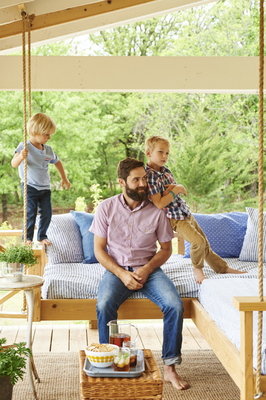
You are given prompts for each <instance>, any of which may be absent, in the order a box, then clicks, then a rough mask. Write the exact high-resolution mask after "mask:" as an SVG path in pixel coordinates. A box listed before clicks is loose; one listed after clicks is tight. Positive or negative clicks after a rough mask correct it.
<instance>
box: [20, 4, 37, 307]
mask: <svg viewBox="0 0 266 400" xmlns="http://www.w3.org/2000/svg"><path fill="white" fill-rule="evenodd" d="M21 16H22V63H23V127H24V149H27V105H26V103H27V86H26V39H25V36H26V23H27V25H28V99H29V108H28V115H29V118H30V117H31V24H32V21H33V20H34V15H31V16H29V17H27V13H26V12H25V11H22V12H21ZM23 221H24V225H23V230H24V245H26V243H27V158H25V159H24V213H23ZM26 272H27V266H26V265H24V268H23V274H24V275H26ZM26 307H27V302H26V296H25V293H24V292H23V307H22V310H21V311H22V313H25V312H26Z"/></svg>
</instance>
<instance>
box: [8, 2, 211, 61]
mask: <svg viewBox="0 0 266 400" xmlns="http://www.w3.org/2000/svg"><path fill="white" fill-rule="evenodd" d="M215 1H217V0H105V1H101V0H24V2H23V4H21V3H19V2H18V0H1V1H0V54H8V53H10V52H14V51H17V50H18V49H21V29H22V23H21V15H20V10H21V9H24V10H25V11H26V12H27V14H28V15H32V14H34V15H35V19H34V21H33V26H32V45H33V46H34V45H42V44H47V43H51V42H54V41H59V40H65V39H67V38H71V37H75V36H80V35H83V34H87V33H92V32H96V31H99V30H103V29H108V28H110V27H115V26H119V25H125V24H128V23H132V22H136V21H141V20H144V19H147V18H151V17H155V16H160V15H163V14H168V13H172V12H175V11H178V10H184V9H187V8H191V7H196V6H200V5H203V4H207V3H213V2H215Z"/></svg>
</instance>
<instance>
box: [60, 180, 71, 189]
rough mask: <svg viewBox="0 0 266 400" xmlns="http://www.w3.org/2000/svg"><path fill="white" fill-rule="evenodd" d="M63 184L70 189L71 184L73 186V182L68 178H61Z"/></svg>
mask: <svg viewBox="0 0 266 400" xmlns="http://www.w3.org/2000/svg"><path fill="white" fill-rule="evenodd" d="M61 186H62V188H63V189H64V186H65V187H66V189H69V188H70V186H71V183H70V182H69V180H68V179H67V178H66V179H62V180H61Z"/></svg>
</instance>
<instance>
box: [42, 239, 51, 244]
mask: <svg viewBox="0 0 266 400" xmlns="http://www.w3.org/2000/svg"><path fill="white" fill-rule="evenodd" d="M40 243H42V244H46V246H50V245H51V244H52V242H50V240H48V239H43V240H41V241H40Z"/></svg>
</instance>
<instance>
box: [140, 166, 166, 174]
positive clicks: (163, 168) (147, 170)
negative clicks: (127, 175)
mask: <svg viewBox="0 0 266 400" xmlns="http://www.w3.org/2000/svg"><path fill="white" fill-rule="evenodd" d="M145 170H146V172H147V173H149V172H151V171H153V172H154V173H155V174H156V175H159V176H161V175H164V174H165V173H166V172H167V171H168V168H166V167H165V166H162V167H161V170H160V171H156V170H155V169H153V168H151V167H149V166H148V164H146V168H145Z"/></svg>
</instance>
